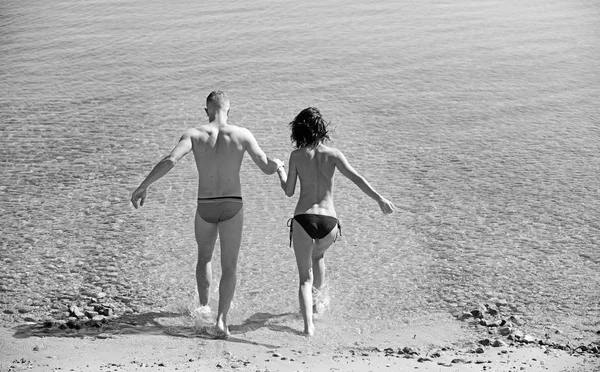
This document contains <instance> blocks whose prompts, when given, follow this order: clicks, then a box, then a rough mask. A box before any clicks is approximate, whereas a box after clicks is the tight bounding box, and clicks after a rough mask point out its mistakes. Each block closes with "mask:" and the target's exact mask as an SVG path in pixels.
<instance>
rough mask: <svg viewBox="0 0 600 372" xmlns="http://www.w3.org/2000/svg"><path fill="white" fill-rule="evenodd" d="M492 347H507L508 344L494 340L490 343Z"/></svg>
mask: <svg viewBox="0 0 600 372" xmlns="http://www.w3.org/2000/svg"><path fill="white" fill-rule="evenodd" d="M492 346H493V347H504V346H508V344H507V343H506V342H504V341H502V340H498V339H496V340H494V341H493V342H492Z"/></svg>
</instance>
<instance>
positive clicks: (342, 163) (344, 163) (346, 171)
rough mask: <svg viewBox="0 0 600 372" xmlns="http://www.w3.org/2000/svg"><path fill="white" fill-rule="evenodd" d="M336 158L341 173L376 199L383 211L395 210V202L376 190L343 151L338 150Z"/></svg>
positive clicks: (386, 212) (387, 212)
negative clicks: (352, 164)
mask: <svg viewBox="0 0 600 372" xmlns="http://www.w3.org/2000/svg"><path fill="white" fill-rule="evenodd" d="M335 160H336V162H335V166H336V167H337V169H338V170H339V171H340V173H342V174H343V175H344V176H345V177H346V178H348V179H349V180H350V181H352V182H353V183H354V184H355V185H356V186H358V188H359V189H361V191H362V192H364V193H365V194H366V195H368V196H369V197H370V198H371V199H373V200H375V201H376V202H377V204H379V208H380V209H381V211H382V212H383V213H385V214H389V213H392V212H393V211H394V204H392V202H390V201H389V200H387V199H386V198H384V197H383V196H381V195H380V194H379V193H378V192H377V191H375V189H374V188H373V186H371V184H369V182H368V181H367V180H366V179H365V178H364V177H363V176H361V175H360V174H358V172H357V171H356V170H355V169H354V168H353V167H352V166H351V165H350V163H348V160H347V159H346V157H345V156H344V154H342V152H341V151H339V150H337V153H336V156H335Z"/></svg>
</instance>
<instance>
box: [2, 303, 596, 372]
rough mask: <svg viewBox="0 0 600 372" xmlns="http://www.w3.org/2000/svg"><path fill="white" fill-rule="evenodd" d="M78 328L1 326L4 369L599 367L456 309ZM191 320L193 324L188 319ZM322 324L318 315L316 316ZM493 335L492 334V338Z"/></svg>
mask: <svg viewBox="0 0 600 372" xmlns="http://www.w3.org/2000/svg"><path fill="white" fill-rule="evenodd" d="M131 319H133V318H129V319H121V320H117V321H114V322H113V323H111V322H106V323H104V325H103V326H100V327H97V326H92V327H86V326H83V327H81V328H80V329H70V328H69V327H62V328H61V327H56V326H55V325H51V324H49V323H48V322H46V323H45V324H44V323H34V322H30V323H24V324H20V325H15V326H12V327H4V328H1V329H0V349H1V350H2V353H0V371H1V372H9V371H10V372H13V371H144V370H149V371H150V370H155V371H186V370H188V371H225V370H232V371H253V372H254V371H257V372H258V371H261V372H263V371H264V372H266V371H382V370H389V371H413V370H419V371H572V372H584V371H590V372H591V371H599V370H600V358H599V357H598V354H597V353H591V352H589V350H588V351H587V352H583V351H582V350H581V349H577V350H560V349H558V348H556V347H551V346H546V345H539V344H535V343H522V342H513V341H511V340H509V339H507V338H502V337H496V338H495V339H496V340H503V341H502V342H498V344H497V345H495V346H493V345H492V344H490V345H487V346H484V345H482V341H481V340H482V339H485V336H486V334H488V335H489V332H488V331H486V330H485V329H482V328H481V327H474V326H473V323H468V322H464V321H460V320H457V319H452V318H444V317H442V316H438V317H427V318H423V319H420V320H416V321H414V322H411V323H409V324H407V325H405V326H404V327H402V328H400V329H399V331H394V332H393V333H391V332H386V331H385V330H382V332H381V333H380V334H379V335H377V334H375V335H374V334H371V335H369V336H367V337H365V338H364V340H362V341H360V342H354V343H352V344H344V342H343V341H342V342H339V341H332V340H334V339H337V336H340V335H337V336H336V337H332V335H331V334H330V333H327V332H324V333H325V334H321V335H319V334H318V333H317V334H316V335H315V336H314V337H312V338H307V337H305V336H303V335H302V334H300V332H297V331H294V330H293V329H294V328H296V329H300V328H299V325H300V324H301V323H300V322H301V320H300V319H299V317H298V316H297V314H287V315H286V316H281V317H279V318H276V317H265V318H263V319H262V320H260V321H257V322H255V323H254V324H253V325H252V326H250V325H249V324H246V327H243V325H238V326H235V325H232V327H231V328H232V336H231V337H230V338H229V339H228V340H218V339H213V338H211V337H210V336H209V335H208V334H207V333H206V332H205V330H204V329H202V328H199V327H195V326H193V324H192V323H191V320H190V319H191V318H190V317H189V315H186V314H170V313H154V314H145V315H144V316H143V317H137V318H136V319H137V320H136V321H135V322H132V321H131ZM186 322H187V323H186ZM317 324H318V323H317ZM484 343H485V342H484Z"/></svg>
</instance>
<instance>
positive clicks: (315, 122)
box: [277, 107, 394, 336]
mask: <svg viewBox="0 0 600 372" xmlns="http://www.w3.org/2000/svg"><path fill="white" fill-rule="evenodd" d="M328 125H329V123H326V122H325V121H324V120H323V118H322V117H321V113H320V112H319V109H317V108H314V107H309V108H307V109H304V110H302V111H301V112H300V113H299V114H298V116H296V118H295V119H294V121H292V122H291V123H290V127H291V130H292V134H291V136H290V137H291V139H292V144H293V145H294V147H295V148H296V150H294V151H293V152H292V153H291V154H290V161H289V174H286V171H285V168H284V167H283V166H280V167H279V168H278V169H277V174H278V175H279V180H280V182H281V188H282V189H283V191H285V194H286V195H287V196H290V197H291V196H292V195H294V190H295V188H296V179H298V178H299V179H300V197H299V199H298V204H297V205H296V210H295V211H294V217H293V218H292V219H290V223H289V226H290V244H291V243H292V242H293V245H294V253H295V255H296V263H297V265H298V274H299V275H300V288H299V291H298V297H299V300H300V309H301V312H302V317H303V318H304V333H306V334H307V335H309V336H310V335H312V334H313V333H314V329H315V326H314V323H313V317H312V315H313V298H312V290H313V288H314V290H315V292H316V293H320V291H321V290H322V289H323V288H324V287H325V285H326V283H325V260H324V258H323V255H324V253H325V251H326V250H327V248H329V247H330V246H331V244H332V243H333V242H334V241H335V240H336V239H337V236H338V234H341V231H340V223H339V221H338V219H337V216H336V213H335V209H334V207H333V175H334V173H335V170H336V169H337V170H339V171H340V172H341V173H342V174H343V175H344V176H346V177H347V178H348V179H350V180H351V181H352V182H354V184H356V185H357V186H358V187H359V188H360V189H361V190H362V191H363V192H364V193H365V194H367V195H368V196H370V197H371V198H372V199H374V200H375V201H377V203H378V204H379V208H381V210H382V211H383V213H385V214H388V213H392V211H393V210H394V205H393V204H392V203H391V202H390V201H388V200H387V199H385V198H383V197H382V196H381V195H379V194H378V193H377V192H376V191H375V190H374V189H373V187H371V185H369V183H368V182H367V180H365V179H364V178H363V177H362V176H361V175H359V174H358V173H357V172H356V170H354V168H352V166H351V165H350V164H349V163H348V161H347V160H346V158H345V157H344V154H342V152H341V151H340V150H337V149H335V148H333V147H329V146H325V144H324V142H325V141H328V140H329V135H328V130H327V127H328Z"/></svg>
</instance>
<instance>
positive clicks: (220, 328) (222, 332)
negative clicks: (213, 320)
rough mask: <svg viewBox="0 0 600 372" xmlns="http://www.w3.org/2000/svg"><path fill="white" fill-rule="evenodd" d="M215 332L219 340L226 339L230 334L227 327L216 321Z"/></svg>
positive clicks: (220, 321) (223, 323)
mask: <svg viewBox="0 0 600 372" xmlns="http://www.w3.org/2000/svg"><path fill="white" fill-rule="evenodd" d="M215 331H216V332H217V336H218V337H219V338H228V337H229V336H231V333H229V327H228V326H227V324H225V322H223V321H222V320H217V325H216V326H215Z"/></svg>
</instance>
